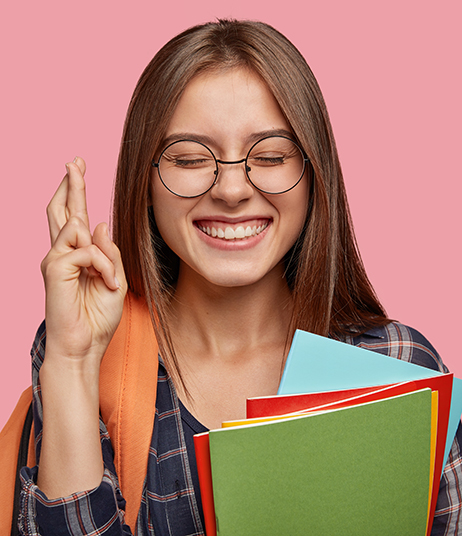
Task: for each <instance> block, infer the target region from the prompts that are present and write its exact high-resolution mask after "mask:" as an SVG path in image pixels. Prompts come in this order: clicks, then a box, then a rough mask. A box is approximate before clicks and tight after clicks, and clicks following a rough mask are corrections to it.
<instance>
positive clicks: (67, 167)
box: [65, 164, 69, 174]
mask: <svg viewBox="0 0 462 536" xmlns="http://www.w3.org/2000/svg"><path fill="white" fill-rule="evenodd" d="M65 166H66V171H67V173H68V174H69V164H65Z"/></svg>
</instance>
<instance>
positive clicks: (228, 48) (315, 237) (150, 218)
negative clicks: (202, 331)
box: [113, 20, 389, 373]
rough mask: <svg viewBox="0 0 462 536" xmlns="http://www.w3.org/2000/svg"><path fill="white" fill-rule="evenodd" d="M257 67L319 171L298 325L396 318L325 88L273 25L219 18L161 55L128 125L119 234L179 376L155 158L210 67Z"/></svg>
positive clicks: (354, 326) (350, 324)
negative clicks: (358, 232) (361, 224)
mask: <svg viewBox="0 0 462 536" xmlns="http://www.w3.org/2000/svg"><path fill="white" fill-rule="evenodd" d="M236 67H247V68H249V69H252V70H253V71H254V72H256V73H257V74H258V75H260V76H261V78H262V79H263V80H264V81H265V82H266V84H267V85H268V87H269V89H270V90H271V92H272V93H273V95H274V97H275V98H276V100H277V102H278V103H279V106H280V108H281V110H282V112H283V114H284V115H285V117H286V118H287V120H288V123H289V124H290V125H291V127H292V130H293V133H294V135H295V137H296V139H297V141H298V143H299V144H300V145H301V146H302V148H303V149H304V151H305V153H306V154H307V156H308V157H309V159H310V161H311V165H312V170H311V171H312V172H311V181H312V184H311V195H310V207H309V211H308V218H307V221H306V223H305V227H304V230H303V232H302V234H301V235H300V237H299V239H298V241H297V243H296V244H295V245H294V247H293V248H292V250H291V251H290V252H289V253H288V254H287V256H286V259H285V260H286V275H287V280H288V282H289V285H290V288H291V289H292V293H293V298H294V310H293V318H292V323H291V327H290V331H289V333H288V339H290V338H291V335H292V334H293V331H294V330H295V329H296V328H301V329H304V330H307V331H311V332H313V333H317V334H320V335H328V334H330V335H331V336H334V337H341V336H342V335H343V334H345V333H346V332H350V331H356V332H364V331H366V330H367V329H369V328H371V327H374V326H378V325H383V324H386V323H387V322H388V321H389V320H388V319H387V317H386V314H385V311H384V309H383V307H382V306H381V304H380V302H379V301H378V299H377V296H376V295H375V293H374V290H373V288H372V286H371V284H370V282H369V280H368V278H367V275H366V272H365V270H364V266H363V263H362V261H361V258H360V256H359V253H358V249H357V245H356V241H355V237H354V233H353V229H352V223H351V218H350V213H349V209H348V204H347V200H346V193H345V187H344V183H343V177H342V171H341V168H340V163H339V159H338V155H337V149H336V146H335V141H334V136H333V132H332V127H331V125H330V121H329V116H328V113H327V109H326V105H325V103H324V99H323V97H322V94H321V90H320V89H319V86H318V83H317V81H316V79H315V77H314V75H313V73H312V72H311V70H310V68H309V67H308V65H307V63H306V61H305V59H304V58H303V56H302V55H301V54H300V52H299V51H298V50H297V49H296V48H295V47H294V45H293V44H292V43H291V42H290V41H288V39H287V38H285V37H284V36H283V35H282V34H281V33H279V32H278V31H277V30H275V29H274V28H272V27H271V26H269V25H267V24H264V23H261V22H253V21H235V20H220V21H218V22H216V23H207V24H204V25H200V26H195V27H193V28H190V29H188V30H186V31H184V32H183V33H181V34H180V35H178V36H176V37H175V38H173V39H172V40H171V41H169V42H168V43H167V44H166V45H165V46H164V47H163V48H162V49H161V50H160V51H159V52H158V53H157V54H156V56H155V57H154V58H153V60H152V61H151V62H150V63H149V65H148V66H147V67H146V69H145V71H144V72H143V74H142V75H141V78H140V80H139V81H138V84H137V86H136V88H135V91H134V94H133V97H132V100H131V102H130V106H129V109H128V113H127V118H126V122H125V127H124V132H123V138H122V145H121V150H120V155H119V162H118V169H117V178H116V185H115V194H114V214H113V225H114V227H113V233H114V240H115V242H116V244H117V245H118V246H119V248H120V250H121V253H122V259H123V262H124V267H125V272H126V276H127V280H128V284H129V288H130V290H131V291H133V292H134V293H136V294H138V295H141V296H145V298H146V300H147V303H148V305H149V307H150V308H151V316H152V318H153V323H154V325H155V329H156V332H157V336H158V339H159V346H160V351H161V353H162V355H163V358H164V361H165V363H166V365H167V367H168V368H170V370H171V371H172V372H174V373H175V372H176V371H177V370H178V369H177V363H176V359H175V352H174V348H173V345H172V342H171V338H170V335H169V330H168V325H167V322H166V312H167V309H168V304H169V299H170V296H171V293H172V291H173V290H174V284H175V277H176V270H177V264H178V259H177V258H176V256H175V255H174V254H173V253H172V252H171V250H170V249H169V248H168V246H167V245H166V244H165V243H164V241H163V240H162V238H161V237H160V235H159V233H158V231H157V228H156V225H155V215H153V213H152V211H149V210H148V199H149V195H150V193H149V186H150V172H151V161H152V159H153V157H154V155H155V154H156V153H157V152H158V150H159V147H160V145H161V144H162V141H163V137H164V135H165V132H166V129H167V125H168V123H169V121H170V118H171V117H172V114H173V112H174V111H175V108H176V106H177V104H178V101H179V99H180V97H181V95H182V93H183V91H184V89H185V87H186V85H187V84H188V83H189V82H190V80H191V79H192V78H193V77H194V76H196V75H197V74H199V73H201V72H204V71H207V70H220V69H229V68H236Z"/></svg>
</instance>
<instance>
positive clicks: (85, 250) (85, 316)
mask: <svg viewBox="0 0 462 536" xmlns="http://www.w3.org/2000/svg"><path fill="white" fill-rule="evenodd" d="M66 168H67V171H68V172H67V174H66V175H65V177H64V179H63V180H62V182H61V184H60V185H59V187H58V189H57V191H56V193H55V195H54V196H53V198H52V200H51V201H50V204H49V205H48V207H47V216H48V224H49V229H50V239H51V249H50V251H49V252H48V254H47V256H46V257H45V258H44V260H43V261H42V265H41V269H42V274H43V278H44V282H45V290H46V307H45V318H46V327H47V344H46V351H45V361H44V363H43V365H42V368H41V370H40V385H41V390H42V402H43V439H42V450H41V456H40V466H39V473H38V481H37V484H38V486H39V488H40V489H41V490H42V491H43V492H44V493H45V494H46V495H47V497H48V498H49V499H56V498H58V497H65V496H68V495H71V494H72V493H76V492H79V491H86V490H90V489H93V488H95V487H97V486H98V485H99V484H100V482H101V479H102V475H103V461H102V455H101V445H100V436H99V368H100V364H101V359H102V358H103V355H104V352H105V351H106V348H107V346H108V344H109V342H110V340H111V338H112V335H113V334H114V332H115V330H116V328H117V326H118V324H119V322H120V318H121V316H122V308H123V302H124V298H125V294H126V291H127V283H126V280H125V274H124V270H123V266H122V260H121V257H120V253H119V250H118V248H117V246H116V245H115V244H114V243H113V242H112V240H111V239H110V237H109V234H108V228H107V225H106V224H105V223H100V224H99V225H97V226H96V228H95V230H94V233H93V235H92V234H91V232H90V226H89V220H88V214H87V206H86V198H85V181H84V178H83V176H84V174H85V162H84V161H83V160H82V159H81V158H76V159H75V160H74V162H72V163H69V164H67V165H66Z"/></svg>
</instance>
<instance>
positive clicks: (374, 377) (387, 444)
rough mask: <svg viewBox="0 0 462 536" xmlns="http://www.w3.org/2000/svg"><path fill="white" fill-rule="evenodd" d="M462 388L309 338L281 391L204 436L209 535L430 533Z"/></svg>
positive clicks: (202, 477) (292, 360)
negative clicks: (238, 418) (243, 417)
mask: <svg viewBox="0 0 462 536" xmlns="http://www.w3.org/2000/svg"><path fill="white" fill-rule="evenodd" d="M461 413H462V381H461V380H459V379H457V378H453V375H452V374H442V373H438V372H436V371H433V370H430V369H427V368H424V367H420V366H418V365H414V364H411V363H408V362H405V361H400V360H397V359H394V358H390V357H388V356H384V355H381V354H378V353H376V352H371V351H369V350H365V349H361V348H358V347H355V346H351V345H348V344H344V343H341V342H338V341H335V340H332V339H328V338H325V337H320V336H317V335H313V334H311V333H307V332H303V331H297V332H296V334H295V336H294V340H293V343H292V346H291V349H290V352H289V355H288V358H287V362H286V366H285V370H284V374H283V376H282V380H281V385H280V388H279V392H278V395H276V396H272V397H260V398H253V399H249V400H248V401H247V419H245V420H243V421H232V422H225V423H223V427H222V428H220V429H217V430H211V431H209V432H207V433H205V434H198V435H196V436H195V437H194V442H195V449H196V460H197V467H198V473H199V481H200V487H201V497H202V504H203V510H204V518H205V525H206V533H207V536H215V535H218V536H228V535H233V536H236V535H239V536H246V535H249V536H258V535H265V536H271V535H278V536H279V535H282V534H290V535H304V534H315V535H321V534H322V535H342V536H344V535H354V536H362V535H364V536H365V535H367V536H370V535H371V534H373V535H381V534H383V535H386V536H392V535H399V536H402V535H403V534H406V536H413V535H416V536H417V535H418V536H425V535H426V534H427V535H428V534H430V531H431V526H432V521H433V515H434V511H435V506H436V500H437V495H438V489H439V481H440V478H441V473H442V470H443V467H444V464H445V461H446V459H447V456H448V454H449V450H450V447H451V444H452V441H453V439H454V436H455V433H456V429H457V426H458V424H459V421H460V416H461Z"/></svg>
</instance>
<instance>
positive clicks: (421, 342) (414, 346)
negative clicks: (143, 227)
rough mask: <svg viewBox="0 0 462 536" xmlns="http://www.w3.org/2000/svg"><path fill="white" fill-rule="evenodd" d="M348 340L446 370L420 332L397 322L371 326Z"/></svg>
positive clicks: (375, 350)
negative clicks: (371, 327) (375, 326)
mask: <svg viewBox="0 0 462 536" xmlns="http://www.w3.org/2000/svg"><path fill="white" fill-rule="evenodd" d="M348 342H350V343H351V344H354V345H355V346H359V347H361V348H367V349H368V350H372V351H374V352H378V353H381V354H384V355H388V356H390V357H394V358H396V359H401V360H403V361H409V362H410V363H414V364H416V365H420V366H422V367H426V368H429V369H433V370H437V371H440V372H448V369H447V368H446V366H445V365H444V364H443V361H442V360H441V357H440V356H439V354H438V352H437V351H436V350H435V348H434V347H433V346H432V345H431V343H430V342H429V341H428V340H427V339H426V338H425V337H424V336H423V335H422V333H420V332H419V331H417V330H416V329H414V328H411V327H409V326H405V325H404V324H400V323H399V322H390V323H389V324H386V325H385V326H380V327H377V328H373V329H371V330H369V331H366V332H365V333H363V334H361V335H357V336H353V337H352V338H351V339H350V340H349V341H348Z"/></svg>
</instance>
